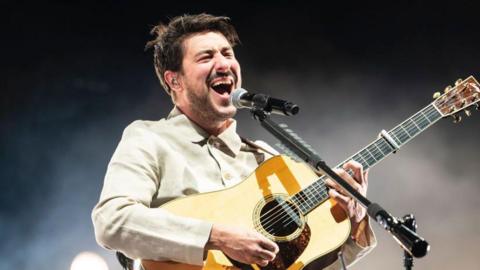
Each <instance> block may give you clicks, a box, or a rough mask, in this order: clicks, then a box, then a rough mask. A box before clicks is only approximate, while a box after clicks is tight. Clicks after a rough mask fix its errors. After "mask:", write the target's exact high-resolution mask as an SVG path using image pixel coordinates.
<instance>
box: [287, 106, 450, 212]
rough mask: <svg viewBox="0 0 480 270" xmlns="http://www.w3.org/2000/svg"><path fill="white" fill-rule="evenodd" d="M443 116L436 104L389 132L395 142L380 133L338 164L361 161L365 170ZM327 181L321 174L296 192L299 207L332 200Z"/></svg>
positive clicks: (309, 208)
mask: <svg viewBox="0 0 480 270" xmlns="http://www.w3.org/2000/svg"><path fill="white" fill-rule="evenodd" d="M441 118H442V115H441V114H440V112H439V111H438V110H437V109H436V108H435V106H434V105H433V103H432V104H430V105H428V106H427V107H425V108H423V109H422V110H420V111H419V112H417V113H416V114H414V115H413V116H411V117H410V118H408V119H407V120H405V121H403V122H402V123H401V124H399V125H398V126H396V127H395V128H393V129H392V130H390V131H388V132H387V134H388V136H390V138H391V140H393V142H392V141H389V140H387V139H386V138H385V137H383V136H380V137H379V138H378V139H376V140H375V141H373V142H372V143H370V144H369V145H368V146H366V147H365V148H363V149H362V150H360V151H358V152H357V153H356V154H354V155H353V156H351V157H349V158H347V159H346V160H345V161H344V162H342V163H340V164H338V165H337V166H336V168H339V167H342V166H343V164H344V163H346V162H348V161H350V160H355V161H357V162H359V163H360V164H362V166H363V168H364V169H365V170H366V169H368V168H371V167H373V166H374V165H375V164H377V163H378V162H379V161H381V160H383V159H384V158H385V157H386V156H388V155H390V154H391V153H393V152H395V151H397V150H398V148H400V147H401V146H403V145H404V144H406V143H407V142H408V141H410V140H411V139H413V138H414V137H415V136H417V135H418V134H420V133H421V132H423V131H424V130H426V129H427V128H428V127H430V126H431V125H433V124H434V123H435V122H437V121H438V120H440V119H441ZM324 180H325V176H323V177H320V179H318V180H317V181H315V182H313V183H312V184H311V185H309V186H308V187H306V188H304V189H303V190H301V191H300V192H298V193H296V194H295V195H292V197H291V200H292V201H293V202H295V203H296V204H297V205H298V206H299V208H300V210H301V211H302V212H303V214H307V213H309V212H310V211H312V210H313V209H315V208H316V207H317V206H319V205H320V204H321V203H322V202H323V201H325V200H326V199H328V188H327V187H326V186H325V182H324Z"/></svg>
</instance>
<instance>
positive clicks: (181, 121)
mask: <svg viewBox="0 0 480 270" xmlns="http://www.w3.org/2000/svg"><path fill="white" fill-rule="evenodd" d="M167 120H168V121H169V122H171V123H172V124H173V125H174V126H175V128H177V129H178V131H179V132H181V134H184V135H187V136H188V137H189V138H191V141H192V142H193V143H200V142H202V141H207V140H208V139H210V138H212V139H219V140H220V141H221V142H222V143H223V144H224V145H225V146H226V147H227V148H228V149H229V150H230V151H231V152H232V153H233V154H234V155H235V156H236V155H238V153H240V147H241V146H242V140H241V139H240V136H239V135H238V134H237V121H235V119H231V123H230V125H229V126H228V127H227V128H226V129H225V130H224V131H223V132H222V133H220V134H219V135H218V136H214V135H210V134H208V133H207V132H206V131H205V130H204V129H203V128H201V127H200V126H198V125H197V124H195V123H194V122H193V121H191V120H190V119H189V118H188V117H187V116H186V115H185V114H183V113H182V112H181V111H180V110H179V109H178V108H177V107H176V106H175V107H173V109H172V111H171V112H170V113H169V114H168V116H167Z"/></svg>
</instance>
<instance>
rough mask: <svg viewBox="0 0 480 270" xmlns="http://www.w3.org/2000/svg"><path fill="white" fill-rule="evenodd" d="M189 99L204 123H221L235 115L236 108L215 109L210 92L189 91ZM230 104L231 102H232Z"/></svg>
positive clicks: (194, 111)
mask: <svg viewBox="0 0 480 270" xmlns="http://www.w3.org/2000/svg"><path fill="white" fill-rule="evenodd" d="M187 96H188V99H189V101H190V106H191V110H192V112H193V113H194V114H196V115H197V116H198V117H199V118H201V119H202V122H204V123H211V124H213V125H214V124H216V123H221V122H224V121H226V120H228V119H230V118H232V117H233V116H235V113H236V110H228V111H225V112H221V111H218V110H216V109H215V106H214V104H213V102H212V101H211V100H210V99H209V95H208V93H205V94H204V95H197V94H195V93H194V92H193V91H188V92H187ZM230 106H232V105H231V103H230Z"/></svg>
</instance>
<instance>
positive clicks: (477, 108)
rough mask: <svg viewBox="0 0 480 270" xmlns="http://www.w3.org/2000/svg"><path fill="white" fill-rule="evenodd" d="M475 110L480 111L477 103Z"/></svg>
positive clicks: (479, 105)
mask: <svg viewBox="0 0 480 270" xmlns="http://www.w3.org/2000/svg"><path fill="white" fill-rule="evenodd" d="M475 110H477V111H480V104H478V103H475Z"/></svg>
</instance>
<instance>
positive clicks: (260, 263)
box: [254, 258, 269, 267]
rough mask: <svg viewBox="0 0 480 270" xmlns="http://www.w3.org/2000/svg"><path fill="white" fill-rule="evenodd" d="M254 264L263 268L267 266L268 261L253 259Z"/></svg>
mask: <svg viewBox="0 0 480 270" xmlns="http://www.w3.org/2000/svg"><path fill="white" fill-rule="evenodd" d="M254 263H255V264H258V265H260V266H262V267H265V266H267V264H268V263H269V261H268V260H263V259H261V258H255V262H254Z"/></svg>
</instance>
